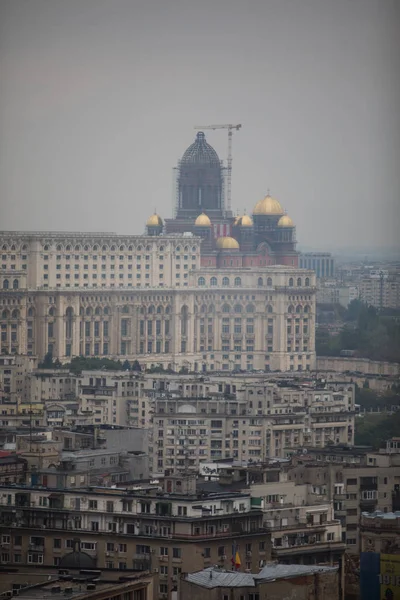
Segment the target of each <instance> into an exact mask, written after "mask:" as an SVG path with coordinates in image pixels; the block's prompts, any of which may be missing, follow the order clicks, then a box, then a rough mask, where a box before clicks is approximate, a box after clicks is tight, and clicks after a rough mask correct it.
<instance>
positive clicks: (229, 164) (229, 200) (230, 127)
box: [195, 124, 242, 212]
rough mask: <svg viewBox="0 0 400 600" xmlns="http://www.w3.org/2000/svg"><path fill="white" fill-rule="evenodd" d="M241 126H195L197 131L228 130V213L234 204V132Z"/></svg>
mask: <svg viewBox="0 0 400 600" xmlns="http://www.w3.org/2000/svg"><path fill="white" fill-rule="evenodd" d="M241 127H242V126H241V125H231V124H229V125H195V129H201V130H202V131H203V129H227V130H228V160H227V170H226V171H227V173H226V174H227V177H226V188H227V189H226V206H225V210H226V211H229V212H230V211H231V210H232V207H231V203H232V136H233V132H234V131H239V129H240V128H241Z"/></svg>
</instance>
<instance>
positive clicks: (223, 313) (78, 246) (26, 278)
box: [0, 234, 315, 371]
mask: <svg viewBox="0 0 400 600" xmlns="http://www.w3.org/2000/svg"><path fill="white" fill-rule="evenodd" d="M4 241H6V242H7V243H3V252H4V253H6V254H5V256H7V257H9V260H8V258H7V260H5V263H4V264H5V265H6V267H7V268H6V269H5V270H4V271H1V276H0V279H1V281H0V286H1V292H0V318H1V323H0V327H1V351H2V353H3V354H5V353H10V354H23V355H32V356H38V357H43V356H44V355H45V354H47V353H51V354H52V356H53V357H54V358H59V359H60V360H62V361H67V360H69V359H70V358H71V357H72V356H78V355H85V356H107V357H114V358H119V357H124V358H128V359H136V358H137V359H138V360H139V361H140V362H141V363H143V364H144V365H151V364H153V365H155V364H161V365H163V366H164V367H166V368H168V367H169V368H172V369H175V368H177V367H179V368H181V367H182V366H185V365H186V366H187V368H190V369H191V370H202V369H205V368H207V366H206V363H211V364H214V365H216V364H217V363H219V364H220V365H221V367H219V368H221V369H226V370H229V369H230V366H229V365H231V364H234V365H236V367H235V368H241V369H246V368H247V365H248V364H250V365H252V367H251V368H254V369H262V370H265V369H267V370H282V371H285V370H289V369H290V368H293V369H294V370H306V369H313V368H314V366H315V348H314V331H315V275H314V274H313V272H311V271H303V270H299V269H296V268H293V267H285V266H277V265H275V266H274V265H271V266H261V267H260V266H258V267H257V266H253V267H251V268H248V269H247V268H246V269H245V268H239V267H231V266H230V264H227V265H226V266H224V268H223V269H216V268H213V267H212V266H211V267H206V268H200V266H199V261H200V244H199V239H198V238H195V237H193V238H187V237H184V236H176V235H175V236H172V237H168V236H165V237H160V238H155V237H149V238H146V237H143V236H136V237H135V238H132V239H131V240H128V239H125V238H122V237H119V238H118V239H117V238H114V239H112V238H110V237H108V238H105V237H104V236H101V235H99V237H98V238H95V237H93V238H92V239H91V241H90V240H89V239H88V238H87V236H86V237H85V236H84V235H83V234H82V235H81V236H79V235H78V236H75V237H73V236H71V237H70V238H66V237H63V238H62V239H60V238H59V236H57V235H54V236H47V237H46V236H41V235H37V236H35V235H30V236H25V237H24V235H20V236H17V235H12V234H7V235H5V236H3V242H4ZM89 241H90V246H89ZM129 242H131V243H129ZM4 248H7V250H5V249H4ZM103 248H104V250H103ZM117 248H118V250H117ZM134 250H135V254H134ZM161 252H162V254H161ZM12 253H14V254H12ZM58 253H60V254H58ZM67 253H70V254H67ZM85 253H87V254H85ZM119 253H120V254H119ZM129 253H131V254H129ZM227 256H228V255H227ZM67 257H68V258H67ZM103 259H104V263H103V262H102V260H103ZM139 259H140V260H139ZM95 260H96V261H98V262H96V263H94V261H95ZM224 260H227V261H228V263H230V259H228V258H226V259H224ZM11 261H14V262H11ZM22 261H24V262H22ZM67 261H68V262H67ZM64 263H65V264H64ZM67 265H68V269H67V268H66V267H67ZM94 265H96V268H94ZM103 267H104V271H103ZM131 267H132V269H131ZM161 267H164V268H161ZM72 274H73V278H71V277H72ZM94 275H96V276H101V278H102V279H100V282H101V283H99V279H93V277H94ZM131 275H132V279H131V278H130V276H131ZM103 276H104V279H103ZM161 276H162V280H161V279H160V277H161ZM67 277H68V278H67ZM137 277H140V278H141V279H143V280H144V282H143V281H141V283H140V284H136V287H134V283H133V281H135V280H137V279H136V278H137ZM131 281H132V283H130V282H131ZM138 285H139V286H140V287H137V286H138ZM121 286H122V287H121ZM209 353H211V354H212V356H211V360H210V354H209ZM203 365H205V366H203Z"/></svg>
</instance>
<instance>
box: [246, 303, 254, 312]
mask: <svg viewBox="0 0 400 600" xmlns="http://www.w3.org/2000/svg"><path fill="white" fill-rule="evenodd" d="M246 312H248V313H253V312H254V306H253V304H248V305H247V306H246Z"/></svg>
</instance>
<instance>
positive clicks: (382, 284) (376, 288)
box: [358, 272, 400, 309]
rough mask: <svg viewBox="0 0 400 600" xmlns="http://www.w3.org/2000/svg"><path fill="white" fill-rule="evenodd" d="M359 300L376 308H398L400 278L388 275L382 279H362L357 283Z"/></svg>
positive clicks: (374, 277) (376, 277) (399, 301)
mask: <svg viewBox="0 0 400 600" xmlns="http://www.w3.org/2000/svg"><path fill="white" fill-rule="evenodd" d="M358 287H359V291H360V298H361V300H362V301H363V302H365V303H366V304H369V305H371V306H375V307H376V308H394V309H398V308H400V277H399V275H398V274H397V275H395V274H390V275H386V276H385V275H384V274H383V272H382V277H378V276H371V275H370V276H369V277H363V278H361V279H360V281H359V283H358Z"/></svg>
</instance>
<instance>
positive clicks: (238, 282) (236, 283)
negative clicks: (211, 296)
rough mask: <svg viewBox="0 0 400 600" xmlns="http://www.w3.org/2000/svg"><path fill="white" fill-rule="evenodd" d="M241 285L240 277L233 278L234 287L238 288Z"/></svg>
mask: <svg viewBox="0 0 400 600" xmlns="http://www.w3.org/2000/svg"><path fill="white" fill-rule="evenodd" d="M241 285H242V280H241V278H240V277H235V286H236V287H239V286H241Z"/></svg>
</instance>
